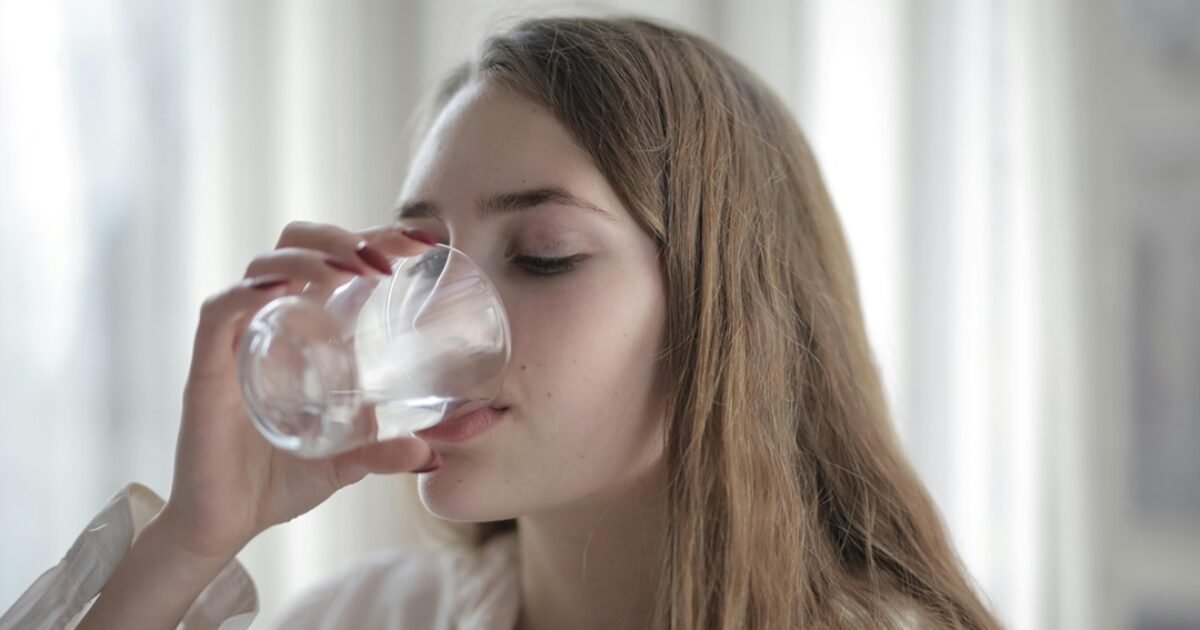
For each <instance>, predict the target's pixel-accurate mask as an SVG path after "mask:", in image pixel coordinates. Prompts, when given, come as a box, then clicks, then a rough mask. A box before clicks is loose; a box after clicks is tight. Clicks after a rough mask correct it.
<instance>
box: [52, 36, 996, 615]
mask: <svg viewBox="0 0 1200 630" xmlns="http://www.w3.org/2000/svg"><path fill="white" fill-rule="evenodd" d="M433 113H434V114H435V116H434V117H433V118H434V120H433V121H432V122H431V124H430V125H429V126H428V129H427V132H426V134H425V136H424V143H423V145H422V146H421V148H420V150H419V152H418V154H417V156H416V159H415V162H414V166H413V169H412V171H411V173H410V174H409V177H408V180H407V182H406V184H405V186H404V192H403V199H402V202H403V203H402V207H401V210H400V213H399V217H398V221H397V223H396V224H395V225H390V226H384V227H380V228H377V229H374V230H370V231H367V232H364V233H351V232H347V231H344V230H341V229H339V228H336V227H333V226H327V225H314V224H293V225H290V226H288V228H287V229H286V230H285V231H284V233H283V235H282V237H281V238H280V241H279V244H278V248H277V249H275V250H274V251H272V252H268V253H265V254H263V255H261V256H259V257H257V258H256V259H255V260H254V261H253V262H252V263H251V264H250V266H249V268H248V270H247V274H246V275H247V279H246V280H245V281H243V282H240V283H238V284H236V285H234V286H232V287H230V288H229V289H228V290H226V291H224V292H222V293H220V294H218V295H216V296H214V297H213V298H212V299H210V300H209V301H208V302H207V303H206V304H205V306H204V308H203V311H202V313H201V321H200V325H199V330H198V331H197V335H196V344H195V351H194V357H193V363H192V367H191V372H190V375H189V380H188V384H187V389H186V392H185V395H184V401H185V407H184V416H183V420H182V427H181V431H180V436H179V444H178V452H177V458H176V470H175V479H174V483H173V487H172V489H171V495H170V498H169V500H168V501H167V502H166V504H165V506H164V507H162V509H161V510H156V511H157V514H156V515H155V516H154V517H153V518H152V519H149V522H148V524H146V525H145V527H144V529H141V530H140V531H141V533H140V535H139V536H138V538H137V540H136V542H135V543H134V544H133V545H132V546H131V547H130V548H129V550H128V552H126V553H124V555H123V560H122V561H121V563H120V566H119V567H117V568H116V570H115V572H113V573H112V575H111V577H109V578H108V579H107V582H106V583H105V584H104V585H103V589H102V591H101V592H100V595H99V597H98V598H97V599H96V601H95V603H94V604H93V605H92V606H91V608H90V609H89V610H87V611H86V617H85V618H84V619H83V621H82V623H81V624H80V627H87V628H101V627H122V628H164V627H170V626H172V625H174V624H175V623H176V622H177V621H179V620H180V619H181V618H185V617H186V619H187V620H189V623H197V624H205V623H210V624H218V623H221V622H225V623H226V626H225V627H235V626H236V627H243V626H244V625H245V624H246V623H248V621H249V617H251V616H252V615H253V611H254V610H255V607H254V597H253V587H252V585H251V584H250V583H249V580H248V578H247V577H246V576H245V574H244V573H242V572H241V570H240V567H238V566H237V563H236V562H234V561H233V558H234V556H235V554H236V553H237V552H238V550H239V549H241V548H242V547H243V546H244V545H245V544H246V543H247V542H248V541H249V540H251V539H252V538H253V537H254V536H255V535H256V534H257V533H259V532H261V531H263V530H264V529H266V528H267V527H270V526H271V525H273V524H276V523H280V522H284V521H287V520H289V519H291V518H293V517H295V516H297V515H299V514H301V513H303V512H305V511H307V510H309V509H311V508H312V507H313V506H315V505H317V504H319V503H320V502H321V501H323V500H324V499H325V498H327V497H328V496H329V495H330V494H331V493H333V492H334V491H336V490H337V489H338V488H340V487H343V486H345V485H347V484H350V483H354V482H355V481H357V480H359V479H361V478H362V477H363V476H364V475H366V474H367V473H369V472H377V473H380V472H399V471H416V472H418V473H419V475H420V477H419V488H420V494H421V499H422V502H423V503H424V505H425V507H426V508H427V509H428V510H429V512H431V513H432V514H433V515H435V516H437V517H439V518H440V519H443V520H445V521H454V522H459V523H473V524H475V525H471V526H470V527H473V528H474V529H475V530H476V535H475V536H473V537H471V542H470V543H468V544H464V546H463V549H461V550H459V551H432V550H431V551H428V552H411V551H410V552H396V553H391V554H387V555H385V556H379V557H375V558H372V559H371V560H370V561H368V562H364V563H362V564H361V565H359V566H357V567H356V568H355V569H354V570H353V571H351V572H350V573H348V574H345V575H342V576H338V578H337V579H336V580H330V581H329V582H327V583H325V584H323V585H321V586H320V587H318V588H315V589H313V590H311V591H310V592H309V593H307V594H306V595H305V596H304V597H302V598H300V599H299V600H297V601H296V602H295V603H293V605H292V606H291V608H290V609H289V610H288V612H287V614H286V615H285V620H284V621H283V623H282V624H281V627H285V628H318V627H321V628H328V627H394V628H460V627H462V628H475V627H481V628H505V629H508V628H519V629H538V630H540V629H547V628H597V629H599V628H604V629H610V628H677V629H683V628H687V629H713V628H718V629H727V630H728V629H733V628H780V629H794V628H855V629H858V628H899V627H923V628H995V627H998V624H997V622H996V621H995V619H994V618H993V617H992V615H991V614H990V613H989V611H988V610H987V608H986V607H985V605H984V604H983V603H981V601H980V599H979V597H978V596H977V595H976V594H975V593H974V592H973V591H972V587H971V585H970V580H969V579H968V578H967V576H966V575H965V574H964V571H963V569H962V567H961V566H960V564H959V562H958V560H957V559H956V556H955V553H954V551H953V550H952V548H951V546H950V544H949V543H948V541H947V536H946V533H945V531H944V529H943V526H942V524H941V522H940V520H939V517H938V515H937V513H936V511H935V508H934V506H933V505H932V503H931V501H930V499H929V497H928V495H927V494H926V492H925V490H924V489H923V488H922V486H921V484H920V482H919V481H918V480H917V478H916V476H915V475H914V474H913V471H912V469H911V468H910V466H909V464H908V463H907V462H906V461H905V458H904V456H903V454H902V453H901V450H900V448H899V447H898V446H897V441H896V438H895V436H894V435H893V432H892V428H891V425H890V420H889V416H888V411H887V409H886V406H885V402H884V397H883V395H882V390H881V384H880V380H879V375H878V373H877V370H876V368H875V366H874V365H873V363H872V357H871V352H870V348H869V345H868V342H867V339H866V336H865V333H864V328H863V319H862V313H861V310H860V306H859V298H858V294H857V289H856V286H855V277H854V273H853V270H852V267H851V263H850V258H849V256H848V253H847V248H846V243H845V240H844V237H843V234H842V232H841V227H840V225H839V222H838V218H837V216H836V214H835V212H834V209H833V207H832V204H831V203H830V200H829V197H828V195H827V193H826V191H825V187H824V185H823V183H822V181H821V177H820V174H819V171H818V168H817V165H816V163H815V162H814V159H813V156H812V154H811V152H810V150H809V148H808V146H807V144H806V143H805V140H804V138H803V136H802V134H801V132H800V130H799V129H798V127H797V125H796V123H795V121H794V120H793V119H792V117H791V116H790V115H789V113H788V111H787V109H786V108H785V107H784V106H783V104H782V103H781V102H780V101H779V99H778V98H776V96H775V95H773V94H772V93H771V92H770V90H768V89H767V88H766V87H765V86H764V85H763V84H762V82H761V81H759V80H758V79H757V78H756V77H755V76H754V75H753V74H752V73H751V72H749V71H748V70H747V69H746V68H744V67H743V66H741V65H739V64H738V63H737V62H735V61H734V60H732V59H731V58H730V57H729V56H728V55H727V54H725V53H724V52H722V51H721V50H719V49H718V48H716V47H715V46H713V45H712V44H710V43H708V42H706V41H704V40H703V39H700V38H698V37H696V36H693V35H690V34H687V33H684V32H680V31H678V30H674V29H671V28H667V27H664V26H660V25H657V24H654V23H650V22H646V21H641V20H635V19H608V20H599V19H536V20H531V21H527V22H524V23H522V24H520V25H518V26H516V27H515V28H512V29H511V30H509V31H507V32H505V33H503V34H501V35H498V36H496V37H494V38H493V39H491V40H489V42H488V43H487V45H486V47H485V48H484V50H483V51H482V53H481V55H480V56H479V58H478V59H476V60H474V61H473V62H472V63H470V64H469V65H467V66H464V67H463V68H461V69H460V70H459V71H457V72H455V73H453V75H452V76H451V77H449V79H448V80H447V82H446V83H445V84H444V86H443V88H442V89H441V90H440V92H439V93H438V95H437V98H436V107H435V108H434V110H433ZM400 228H404V229H405V230H406V231H402V230H401V229H400ZM434 240H440V241H444V242H450V243H452V244H454V245H455V246H457V247H458V248H460V249H462V250H464V251H465V252H467V253H468V254H469V255H471V256H472V258H473V259H474V260H476V261H477V262H479V263H480V265H481V266H482V267H483V268H484V269H485V270H486V271H487V273H488V274H489V276H490V277H491V278H492V280H493V281H494V282H495V284H496V286H497V287H498V289H499V291H500V293H501V294H502V297H503V299H504V302H505V304H506V306H507V308H508V311H509V316H510V319H511V325H512V332H513V348H512V370H511V372H510V376H509V378H508V380H507V381H506V383H505V385H504V388H503V391H502V393H501V396H500V399H499V401H498V403H497V409H496V410H495V412H494V414H493V418H492V420H493V421H492V422H490V423H488V424H487V425H486V426H485V427H483V428H484V430H483V431H476V432H475V433H474V434H473V435H471V436H470V437H469V439H465V440H461V439H460V440H456V441H447V440H445V439H444V436H440V435H437V434H436V433H432V434H431V433H425V434H418V436H416V437H414V438H405V439H401V440H396V441H392V442H387V443H381V444H376V445H372V446H369V447H365V448H363V449H360V450H358V451H355V452H352V453H349V454H345V455H342V456H339V457H337V458H334V459H332V460H328V461H319V462H311V461H303V460H298V459H294V458H291V457H289V456H287V455H286V454H283V453H281V452H278V451H275V450H272V449H271V448H269V447H268V445H267V444H266V442H265V441H264V440H263V439H262V438H261V437H260V436H258V434H257V433H256V432H255V431H254V430H253V428H252V427H251V425H250V423H249V421H248V420H247V418H246V416H245V415H244V412H243V411H242V407H241V401H240V398H239V394H238V389H237V387H236V383H235V367H234V362H233V358H234V356H233V353H232V350H231V349H232V348H233V347H234V344H235V343H236V340H237V338H238V336H239V333H240V331H241V329H242V327H244V325H245V322H246V320H247V319H248V317H249V316H250V314H252V313H253V312H254V311H255V310H256V309H257V308H259V307H260V306H262V305H263V304H265V303H266V302H267V301H269V300H271V299H273V298H275V297H278V296H279V295H281V294H284V293H288V292H295V291H298V290H299V289H300V288H301V287H302V286H303V285H304V283H305V282H307V281H310V280H330V279H337V278H339V277H341V276H343V275H346V274H353V273H358V274H371V273H381V272H382V271H381V270H380V269H386V268H387V266H386V262H385V260H381V259H386V257H387V256H389V255H392V256H395V255H408V254H413V253H416V252H418V251H420V250H421V248H422V247H425V246H426V245H425V244H424V243H422V241H424V242H432V241H434ZM364 242H366V243H367V244H366V245H365V247H364V246H362V245H361V244H362V243H364ZM346 277H348V276H346ZM459 437H461V436H459ZM422 438H424V439H422ZM138 492H141V491H138ZM125 496H126V498H128V494H127V495H125ZM89 596H90V594H89ZM81 606H82V605H81V604H78V602H77V603H76V605H75V607H74V609H75V610H78V609H79V608H81ZM67 608H70V607H69V606H68V607H67ZM66 612H67V613H73V612H74V610H67V611H66ZM188 627H193V626H192V625H188Z"/></svg>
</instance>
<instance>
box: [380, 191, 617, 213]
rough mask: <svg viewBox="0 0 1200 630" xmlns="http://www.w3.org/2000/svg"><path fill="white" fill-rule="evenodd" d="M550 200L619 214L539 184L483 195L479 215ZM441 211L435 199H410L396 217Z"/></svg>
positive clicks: (545, 202) (533, 205)
mask: <svg viewBox="0 0 1200 630" xmlns="http://www.w3.org/2000/svg"><path fill="white" fill-rule="evenodd" d="M547 203H558V204H563V205H568V206H575V207H576V208H581V209H583V210H587V211H589V212H594V213H596V214H597V215H599V216H601V217H603V218H604V219H607V220H609V221H615V220H616V217H615V216H613V215H612V214H611V213H610V212H608V211H607V210H605V209H603V208H601V207H600V206H597V205H596V204H594V203H592V202H590V201H588V200H586V199H582V198H580V197H578V196H576V195H573V194H571V193H570V192H569V191H567V190H566V189H565V188H560V187H558V186H540V187H537V188H529V189H526V190H518V191H514V192H506V193H500V194H497V195H492V196H490V197H485V198H484V199H481V200H480V201H479V203H478V204H477V207H478V214H479V219H480V220H484V219H488V218H490V217H493V216H496V215H500V214H507V213H512V212H519V211H521V210H526V209H528V208H533V207H535V206H540V205H542V204H547ZM439 214H440V210H439V209H438V206H437V204H435V203H433V202H432V201H424V200H419V201H409V202H407V203H405V204H403V205H401V206H400V208H399V209H398V210H396V213H395V219H396V220H397V221H400V220H403V219H416V218H421V217H437V216H438V215H439Z"/></svg>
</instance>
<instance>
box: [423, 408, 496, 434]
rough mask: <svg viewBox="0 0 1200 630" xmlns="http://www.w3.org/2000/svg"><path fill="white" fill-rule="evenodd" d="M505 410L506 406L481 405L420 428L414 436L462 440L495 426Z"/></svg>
mask: <svg viewBox="0 0 1200 630" xmlns="http://www.w3.org/2000/svg"><path fill="white" fill-rule="evenodd" d="M507 412H508V407H503V408H500V409H495V408H492V407H483V408H481V409H477V410H475V411H472V412H471V413H469V414H467V415H465V416H460V417H458V418H450V419H447V420H443V421H441V422H439V423H437V424H435V425H433V426H431V427H429V428H428V429H421V430H420V431H417V432H416V436H417V437H419V438H421V439H422V440H425V441H427V442H464V441H466V440H469V439H471V438H473V437H475V436H476V435H479V434H480V433H483V432H484V431H487V430H488V429H490V428H492V427H493V426H495V425H496V423H498V422H499V421H500V420H501V419H503V418H504V417H505V416H506V415H507Z"/></svg>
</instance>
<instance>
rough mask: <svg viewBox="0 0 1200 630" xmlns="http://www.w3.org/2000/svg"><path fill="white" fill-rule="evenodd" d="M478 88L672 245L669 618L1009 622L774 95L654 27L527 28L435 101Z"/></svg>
mask: <svg viewBox="0 0 1200 630" xmlns="http://www.w3.org/2000/svg"><path fill="white" fill-rule="evenodd" d="M475 80H487V81H493V82H497V83H498V84H500V85H503V86H506V87H508V88H509V89H513V90H515V91H516V92H517V93H519V94H521V95H523V96H525V97H527V98H530V99H532V100H535V101H537V102H539V103H541V104H543V105H545V106H546V107H548V108H549V109H550V110H551V111H552V112H553V113H554V115H555V116H557V118H558V119H559V120H560V121H561V122H562V123H563V124H564V126H565V127H566V128H567V129H568V130H569V131H570V132H571V133H572V134H573V136H574V138H575V140H576V141H577V142H578V143H579V144H580V146H581V147H582V148H583V149H584V150H585V151H586V152H587V153H588V154H589V155H590V157H591V159H592V160H593V161H594V162H595V164H596V166H597V167H598V168H599V170H600V171H601V172H602V173H603V174H604V175H605V177H606V178H607V180H608V182H609V183H610V184H611V186H612V187H613V189H614V190H615V191H616V194H617V195H618V196H619V198H620V199H621V201H622V202H623V203H624V204H625V206H626V207H627V208H628V209H629V210H630V212H631V213H632V215H633V217H634V218H635V220H636V221H637V222H638V223H639V224H640V225H641V227H642V229H644V230H645V232H646V234H648V235H649V236H650V237H651V238H653V239H654V242H655V243H656V244H657V246H658V250H659V254H660V256H659V257H660V260H661V261H662V273H663V276H664V279H665V286H666V303H667V314H666V320H665V330H664V339H665V345H664V347H663V348H662V349H661V355H660V357H661V360H660V363H659V366H660V369H661V370H662V373H661V376H662V382H663V383H665V387H666V390H667V391H666V392H665V395H666V398H667V400H666V401H665V404H666V407H665V409H666V416H665V417H666V421H665V427H664V430H665V440H666V452H665V454H664V457H665V458H666V464H667V468H668V471H669V480H668V488H667V494H666V501H667V506H666V509H667V522H668V526H667V528H668V530H667V532H666V541H667V546H666V548H665V549H664V550H663V552H664V553H663V554H662V562H663V567H662V574H661V575H662V576H663V579H662V581H661V584H660V586H659V592H658V596H657V603H658V604H657V609H656V610H657V615H658V617H657V626H658V627H662V628H673V629H676V628H678V629H683V628H686V629H700V628H704V629H710V628H718V629H726V630H728V629H732V628H787V629H792V628H855V629H858V628H865V627H870V628H893V627H903V626H905V625H907V624H911V623H913V622H916V623H917V624H918V625H922V626H928V625H932V626H935V627H950V628H997V627H999V624H998V623H997V621H996V620H995V619H994V618H993V616H992V615H991V614H990V613H989V611H988V610H987V608H986V607H985V605H984V604H983V603H981V601H980V599H979V598H978V597H977V595H976V594H975V592H974V591H973V590H972V587H971V585H970V583H969V580H968V579H967V576H966V574H965V572H964V570H963V568H962V566H961V565H960V563H959V561H958V558H957V556H956V554H955V552H954V550H953V549H952V547H951V544H950V542H949V540H948V537H947V534H946V531H945V529H944V527H943V524H942V522H941V520H940V518H939V516H938V513H937V511H936V509H935V507H934V505H933V503H932V501H931V500H930V498H929V496H928V495H927V493H926V491H925V489H924V488H923V486H922V485H921V483H920V481H919V480H918V479H917V477H916V475H915V474H914V472H913V470H912V468H911V467H910V466H909V464H908V462H907V461H906V459H905V457H904V455H903V453H902V452H901V449H900V447H899V445H898V442H897V439H896V436H895V434H894V433H893V430H892V427H891V421H890V418H889V413H888V409H887V405H886V402H885V399H884V396H883V390H882V385H881V382H880V378H879V374H878V371H877V369H876V366H875V365H874V363H873V359H872V354H871V350H870V347H869V345H868V342H867V337H866V333H865V331H864V326H863V318H862V312H861V308H860V305H859V297H858V290H857V287H856V280H855V276H854V270H853V268H852V265H851V261H850V257H849V254H848V251H847V247H846V242H845V238H844V237H843V234H842V229H841V225H840V223H839V220H838V217H837V215H836V214H835V212H834V209H833V205H832V203H831V202H830V199H829V195H828V193H827V192H826V190H825V186H824V183H823V182H822V179H821V175H820V172H819V170H818V167H817V164H816V161H815V160H814V158H813V155H812V152H811V150H810V149H809V147H808V144H807V142H806V141H805V139H804V136H803V134H802V133H801V131H800V129H799V127H798V126H797V124H796V122H795V120H794V119H793V118H792V116H791V115H790V114H789V112H788V110H787V108H786V107H785V106H784V104H783V103H782V102H781V101H780V100H779V98H778V97H777V96H776V95H775V94H774V93H773V92H772V91H771V90H770V89H768V88H767V87H766V86H765V85H764V84H763V83H762V82H761V81H760V80H759V79H758V78H757V77H756V76H755V75H754V74H753V73H751V72H750V71H749V70H747V69H746V68H745V67H744V66H742V65H741V64H740V63H738V62H737V61H735V60H734V59H732V58H731V57H730V56H728V55H727V54H726V53H724V52H723V51H721V50H720V49H719V48H718V47H717V46H715V45H713V44H712V43H710V42H708V41H706V40H704V39H702V38H700V37H697V36H695V35H691V34H689V33H686V32H682V31H679V30H676V29H673V28H670V27H666V26H663V25H660V24H656V23H653V22H649V21H645V20H641V19H591V18H543V19H533V20H528V21H524V22H521V23H519V24H517V25H516V26H515V27H513V28H511V29H510V30H508V31H506V32H503V33H502V34H499V35H496V36H493V37H492V38H490V39H489V40H487V42H486V44H485V45H484V47H483V49H482V52H481V53H480V55H479V57H478V59H476V60H474V61H472V62H470V63H468V64H465V65H463V66H462V67H460V68H459V69H458V70H456V71H455V72H454V73H452V74H451V75H450V76H449V77H448V78H447V80H446V81H445V83H444V84H443V85H442V86H441V88H440V89H439V90H438V92H437V93H436V95H435V100H434V102H433V105H434V108H435V111H436V109H440V108H441V107H442V106H444V105H445V104H446V103H447V102H448V101H449V100H450V99H451V98H452V97H453V96H454V95H455V94H456V93H457V91H458V90H460V89H461V88H462V87H463V86H464V85H466V84H468V83H469V82H471V81H475ZM514 526H515V525H514V522H513V521H501V522H498V523H486V524H480V525H475V526H473V527H474V529H475V531H474V534H475V536H474V539H475V540H476V542H483V541H485V540H487V539H488V538H489V537H491V536H492V535H493V534H495V533H497V532H499V531H502V530H506V529H512V528H513V527H514Z"/></svg>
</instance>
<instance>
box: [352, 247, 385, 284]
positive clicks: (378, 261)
mask: <svg viewBox="0 0 1200 630" xmlns="http://www.w3.org/2000/svg"><path fill="white" fill-rule="evenodd" d="M354 251H355V252H357V253H358V257H359V258H361V259H363V262H365V263H367V264H368V265H371V266H372V267H374V268H375V269H378V270H379V272H380V273H385V274H387V275H389V276H390V275H392V265H391V263H389V262H388V259H387V256H384V255H383V254H381V253H379V250H377V249H375V248H373V247H371V246H370V245H367V242H366V241H363V242H361V243H359V244H358V247H355V248H354Z"/></svg>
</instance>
